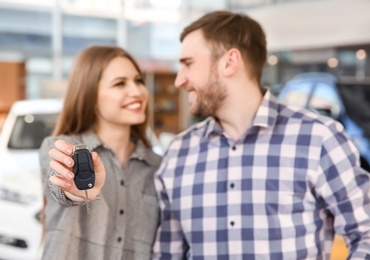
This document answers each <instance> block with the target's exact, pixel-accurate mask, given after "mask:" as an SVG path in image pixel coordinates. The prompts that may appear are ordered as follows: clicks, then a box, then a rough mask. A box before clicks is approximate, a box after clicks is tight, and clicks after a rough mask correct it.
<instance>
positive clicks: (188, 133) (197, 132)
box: [174, 117, 211, 141]
mask: <svg viewBox="0 0 370 260" xmlns="http://www.w3.org/2000/svg"><path fill="white" fill-rule="evenodd" d="M210 120H211V118H210V117H208V118H206V119H204V120H203V121H200V122H198V123H195V124H193V125H191V126H190V127H188V128H187V129H185V130H184V131H182V132H181V133H179V134H177V135H176V137H175V138H174V141H182V140H185V139H188V138H191V137H195V136H203V135H204V133H205V130H206V127H207V125H208V124H209V121H210Z"/></svg>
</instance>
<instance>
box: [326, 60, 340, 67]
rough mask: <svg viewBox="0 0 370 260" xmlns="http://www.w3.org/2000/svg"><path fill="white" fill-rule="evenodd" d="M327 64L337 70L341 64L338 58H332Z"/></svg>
mask: <svg viewBox="0 0 370 260" xmlns="http://www.w3.org/2000/svg"><path fill="white" fill-rule="evenodd" d="M327 64H328V66H329V67H330V68H336V67H337V66H338V64H339V61H338V59H337V58H330V59H328V62H327Z"/></svg>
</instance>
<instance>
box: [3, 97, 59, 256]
mask: <svg viewBox="0 0 370 260" xmlns="http://www.w3.org/2000/svg"><path fill="white" fill-rule="evenodd" d="M61 108H62V101H61V100H26V101H17V102H15V103H14V105H13V106H12V108H11V110H10V112H9V114H8V116H7V118H6V120H5V122H4V126H3V129H2V133H1V137H0V212H1V213H0V259H39V258H40V256H41V248H42V247H41V240H42V224H41V222H40V211H41V209H42V207H43V194H42V183H41V182H42V181H41V174H40V168H39V159H38V149H39V147H40V145H41V143H42V140H43V139H44V137H45V136H47V135H50V134H51V132H52V131H53V129H54V126H55V121H56V118H57V116H58V114H59V111H60V110H61Z"/></svg>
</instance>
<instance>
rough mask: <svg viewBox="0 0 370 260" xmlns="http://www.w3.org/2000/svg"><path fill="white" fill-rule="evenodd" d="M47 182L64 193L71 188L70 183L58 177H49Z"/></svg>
mask: <svg viewBox="0 0 370 260" xmlns="http://www.w3.org/2000/svg"><path fill="white" fill-rule="evenodd" d="M49 181H50V182H51V183H52V184H54V185H55V186H57V187H58V188H60V189H62V190H64V191H69V190H70V189H71V187H72V181H69V180H66V179H63V178H61V177H59V176H56V175H55V176H50V178H49Z"/></svg>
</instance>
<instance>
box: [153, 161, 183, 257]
mask: <svg viewBox="0 0 370 260" xmlns="http://www.w3.org/2000/svg"><path fill="white" fill-rule="evenodd" d="M163 168H165V167H164V163H162V167H160V169H159V170H158V172H161V171H162V169H163ZM155 186H156V190H157V194H158V198H159V205H160V209H161V216H160V224H159V227H158V230H157V235H156V240H155V243H154V246H153V259H162V260H165V259H185V258H186V257H185V255H186V252H187V251H188V245H187V243H186V241H185V237H184V234H183V231H182V228H181V224H180V222H179V220H178V218H177V217H176V216H175V214H174V212H173V211H172V207H171V203H170V200H169V197H168V194H167V191H166V187H165V185H164V182H163V179H162V177H161V174H157V176H156V178H155Z"/></svg>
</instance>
